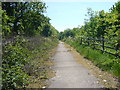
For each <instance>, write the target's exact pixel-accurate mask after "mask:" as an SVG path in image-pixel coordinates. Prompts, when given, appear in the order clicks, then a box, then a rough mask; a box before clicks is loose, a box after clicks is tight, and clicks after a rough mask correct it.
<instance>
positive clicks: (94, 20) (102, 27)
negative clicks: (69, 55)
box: [59, 1, 120, 77]
mask: <svg viewBox="0 0 120 90" xmlns="http://www.w3.org/2000/svg"><path fill="white" fill-rule="evenodd" d="M86 16H87V17H88V18H87V19H85V25H83V26H81V27H77V28H73V29H69V30H65V31H64V32H60V36H59V37H60V39H61V40H63V41H65V42H66V43H68V44H70V45H71V46H73V47H74V48H76V50H77V51H78V52H80V53H81V54H83V55H84V57H86V58H88V59H90V60H92V62H93V63H94V64H95V65H97V66H98V67H100V68H101V69H102V70H108V71H110V72H113V74H114V75H116V76H119V77H120V72H119V71H120V62H119V61H120V59H119V58H116V57H114V56H111V55H109V54H106V53H103V52H101V51H97V50H93V49H92V48H94V44H92V43H96V44H101V45H103V42H100V41H93V40H89V41H90V42H91V43H89V42H86V41H88V39H87V38H92V39H96V40H100V39H104V40H106V41H104V45H105V46H111V47H113V48H115V49H116V50H117V51H116V50H113V49H108V48H106V47H105V50H106V51H109V52H111V53H115V54H118V55H120V29H119V28H120V1H118V2H117V3H115V5H113V7H112V8H111V11H110V12H105V11H104V10H101V11H99V12H98V11H96V12H95V11H92V9H91V8H88V12H87V15H86ZM69 32H72V33H74V35H71V34H70V35H69ZM70 37H71V38H70ZM80 37H82V38H83V39H81V38H80ZM101 41H102V40H101ZM82 44H86V45H88V44H89V46H90V47H92V48H90V47H87V46H82ZM96 47H97V48H98V49H101V46H97V45H96Z"/></svg>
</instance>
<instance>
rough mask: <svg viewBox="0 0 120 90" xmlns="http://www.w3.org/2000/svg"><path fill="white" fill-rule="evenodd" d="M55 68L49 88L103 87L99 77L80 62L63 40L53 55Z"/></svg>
mask: <svg viewBox="0 0 120 90" xmlns="http://www.w3.org/2000/svg"><path fill="white" fill-rule="evenodd" d="M53 59H54V62H55V65H54V66H53V70H54V71H55V72H56V76H55V77H53V78H51V79H50V80H49V81H50V83H51V84H50V85H49V87H48V88H102V87H104V86H103V85H100V84H98V79H97V78H96V77H95V76H93V75H91V74H90V71H89V70H88V69H86V68H85V67H83V66H82V65H81V64H78V63H77V62H76V60H75V58H74V56H73V54H72V53H71V52H70V50H69V48H67V47H65V44H64V43H63V42H60V43H59V45H58V47H57V50H56V53H55V55H54V57H53Z"/></svg>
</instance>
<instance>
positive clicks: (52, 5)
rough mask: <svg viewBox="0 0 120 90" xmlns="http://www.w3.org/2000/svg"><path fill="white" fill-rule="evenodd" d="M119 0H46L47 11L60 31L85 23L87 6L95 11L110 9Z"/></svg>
mask: <svg viewBox="0 0 120 90" xmlns="http://www.w3.org/2000/svg"><path fill="white" fill-rule="evenodd" d="M117 1H118V0H44V2H45V3H46V6H47V7H48V8H47V12H46V13H45V15H46V16H48V17H49V18H50V19H51V20H50V23H51V24H52V25H53V26H54V27H55V28H56V29H57V30H58V31H59V32H61V31H64V30H66V29H68V28H70V29H72V28H74V27H78V26H82V25H84V19H86V18H87V16H85V14H87V8H92V10H93V11H100V10H104V11H106V12H109V9H110V8H111V7H112V6H113V5H114V4H115V2H117Z"/></svg>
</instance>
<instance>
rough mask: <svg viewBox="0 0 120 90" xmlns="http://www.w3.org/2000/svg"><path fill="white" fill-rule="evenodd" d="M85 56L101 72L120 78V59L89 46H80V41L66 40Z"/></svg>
mask: <svg viewBox="0 0 120 90" xmlns="http://www.w3.org/2000/svg"><path fill="white" fill-rule="evenodd" d="M64 41H65V42H66V43H68V44H69V45H71V46H72V47H74V48H75V49H76V51H77V52H79V53H80V54H81V55H83V56H84V57H85V58H87V59H89V60H91V61H92V62H93V63H94V64H95V65H96V66H98V67H99V68H100V69H101V70H104V71H108V72H112V73H113V74H114V75H115V76H118V77H119V78H120V59H118V58H116V57H115V56H112V55H110V54H107V53H102V52H101V51H98V50H94V49H92V48H90V47H88V46H83V45H80V44H79V42H78V41H76V40H74V41H73V40H72V39H66V40H64Z"/></svg>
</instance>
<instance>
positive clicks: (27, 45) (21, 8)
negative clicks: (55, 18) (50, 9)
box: [0, 2, 58, 90]
mask: <svg viewBox="0 0 120 90" xmlns="http://www.w3.org/2000/svg"><path fill="white" fill-rule="evenodd" d="M45 10H46V5H45V3H43V2H2V10H0V11H1V12H2V36H3V46H2V47H3V51H2V89H5V90H8V89H16V88H23V87H24V88H26V87H28V88H29V87H30V85H33V84H36V83H38V86H37V87H38V88H41V87H42V85H43V81H45V80H47V79H48V77H49V74H48V71H50V70H49V67H50V65H51V61H50V58H49V57H50V54H49V53H50V50H51V49H52V48H54V47H55V46H56V45H57V43H58V41H57V37H58V31H57V30H56V29H55V28H54V27H53V26H52V25H51V24H50V22H49V21H50V18H48V17H46V16H45V15H44V14H43V13H44V12H45ZM30 88H33V87H30ZM34 88H35V87H34Z"/></svg>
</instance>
